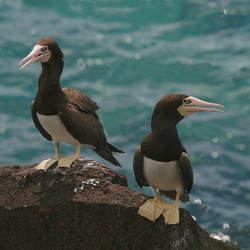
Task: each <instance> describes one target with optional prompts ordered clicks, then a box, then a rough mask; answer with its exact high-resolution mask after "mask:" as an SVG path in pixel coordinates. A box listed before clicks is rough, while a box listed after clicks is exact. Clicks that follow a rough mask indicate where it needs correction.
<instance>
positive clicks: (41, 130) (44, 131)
mask: <svg viewBox="0 0 250 250" xmlns="http://www.w3.org/2000/svg"><path fill="white" fill-rule="evenodd" d="M30 107H31V115H32V119H33V122H34V124H35V126H36V128H37V129H38V131H39V132H40V133H41V134H42V136H43V137H45V138H46V139H47V140H49V141H52V137H51V136H50V134H48V133H47V132H46V130H45V129H44V128H43V127H42V125H41V124H40V122H39V120H38V118H37V114H36V108H35V101H32V103H31V106H30Z"/></svg>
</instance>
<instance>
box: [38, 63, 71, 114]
mask: <svg viewBox="0 0 250 250" xmlns="http://www.w3.org/2000/svg"><path fill="white" fill-rule="evenodd" d="M62 70H63V63H61V64H58V63H57V64H48V63H46V64H45V63H44V64H43V63H42V72H41V75H40V77H39V86H38V92H37V95H36V99H35V104H36V110H37V112H38V113H40V114H44V115H50V114H51V115H52V114H56V113H58V110H59V107H60V106H62V105H65V104H66V103H67V99H66V97H65V94H64V93H63V91H62V89H61V86H60V76H61V74H62Z"/></svg>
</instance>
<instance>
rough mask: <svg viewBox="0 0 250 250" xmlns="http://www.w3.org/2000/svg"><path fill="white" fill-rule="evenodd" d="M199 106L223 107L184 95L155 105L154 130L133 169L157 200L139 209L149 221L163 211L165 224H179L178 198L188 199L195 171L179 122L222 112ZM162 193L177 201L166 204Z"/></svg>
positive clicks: (162, 100) (146, 140) (136, 176)
mask: <svg viewBox="0 0 250 250" xmlns="http://www.w3.org/2000/svg"><path fill="white" fill-rule="evenodd" d="M198 106H220V107H223V106H222V105H220V104H215V103H208V102H204V101H202V100H199V99H197V98H195V97H192V96H187V95H182V94H171V95H166V96H164V97H163V98H162V99H161V100H160V101H159V102H158V103H157V104H156V106H155V109H154V112H153V115H152V119H151V129H152V131H151V132H150V133H149V134H148V135H147V136H145V138H144V139H143V140H142V142H141V145H140V146H139V147H137V149H136V151H135V155H134V163H133V169H134V174H135V178H136V181H137V183H138V184H139V186H140V187H143V186H151V187H152V189H153V192H154V199H150V200H148V201H147V202H146V203H145V204H144V205H142V206H141V208H140V210H139V214H140V215H142V216H144V217H146V218H148V219H149V220H152V221H154V220H155V219H157V218H158V217H159V216H160V215H161V214H163V216H164V217H165V223H166V224H177V223H179V214H178V201H179V200H180V201H182V202H183V203H185V202H187V201H189V195H188V193H190V192H191V190H192V187H193V170H192V167H191V163H190V160H189V157H188V155H187V151H186V148H185V147H184V146H183V145H182V143H181V141H180V138H179V136H178V131H177V128H176V125H177V124H178V122H179V121H181V120H182V119H183V118H184V116H186V115H189V114H192V113H195V112H200V111H221V110H217V109H212V108H204V107H198ZM157 190H159V193H158V191H157ZM159 194H161V195H164V196H166V197H168V198H170V199H173V200H175V202H174V204H172V205H170V204H167V203H166V201H165V200H163V199H162V198H161V197H160V196H159Z"/></svg>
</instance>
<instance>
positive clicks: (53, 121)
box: [37, 113, 79, 145]
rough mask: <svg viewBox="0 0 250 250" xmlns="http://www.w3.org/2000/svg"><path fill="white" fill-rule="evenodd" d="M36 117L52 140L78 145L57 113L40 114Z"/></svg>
mask: <svg viewBox="0 0 250 250" xmlns="http://www.w3.org/2000/svg"><path fill="white" fill-rule="evenodd" d="M37 117H38V120H39V122H40V123H41V125H42V127H43V128H44V129H45V130H46V131H47V133H48V134H50V135H51V137H52V140H53V141H57V142H60V141H62V142H65V143H68V144H73V145H78V144H79V142H78V141H77V140H76V139H75V138H74V137H73V136H72V135H71V134H70V133H69V132H68V131H67V129H66V127H65V126H64V125H63V123H62V122H61V120H60V118H59V116H58V115H50V116H45V115H40V114H38V113H37Z"/></svg>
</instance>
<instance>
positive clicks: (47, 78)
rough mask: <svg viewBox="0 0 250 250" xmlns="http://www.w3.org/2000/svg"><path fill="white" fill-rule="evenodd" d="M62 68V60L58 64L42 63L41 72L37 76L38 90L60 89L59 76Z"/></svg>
mask: <svg viewBox="0 0 250 250" xmlns="http://www.w3.org/2000/svg"><path fill="white" fill-rule="evenodd" d="M62 70H63V62H62V63H60V64H58V63H57V64H52V63H51V64H47V63H46V64H45V63H42V72H41V75H40V77H39V89H38V92H39V91H40V92H53V91H55V92H58V91H61V87H60V77H61V74H62Z"/></svg>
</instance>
